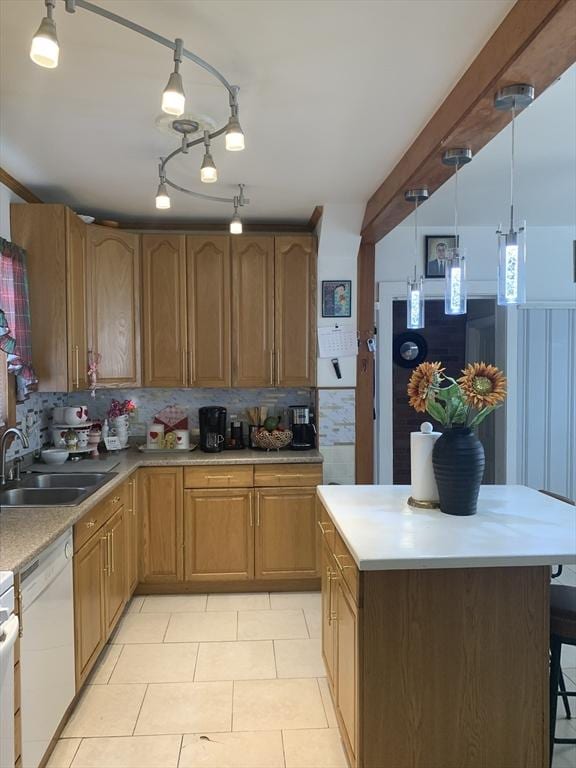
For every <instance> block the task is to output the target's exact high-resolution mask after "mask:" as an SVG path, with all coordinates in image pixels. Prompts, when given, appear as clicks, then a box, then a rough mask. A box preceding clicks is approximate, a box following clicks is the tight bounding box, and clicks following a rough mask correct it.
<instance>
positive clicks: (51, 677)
mask: <svg viewBox="0 0 576 768" xmlns="http://www.w3.org/2000/svg"><path fill="white" fill-rule="evenodd" d="M72 554H73V548H72V531H71V530H68V531H67V532H66V533H65V534H63V535H62V536H61V537H60V538H59V539H58V540H57V541H55V542H54V543H53V544H51V545H50V546H49V547H47V548H46V549H45V550H44V552H42V554H41V555H39V557H38V558H36V560H34V562H33V563H32V564H31V565H30V566H29V567H28V568H26V569H25V570H24V571H22V573H21V574H20V578H21V581H20V590H21V599H22V603H21V605H22V611H21V632H22V638H21V641H20V669H21V686H22V693H21V708H22V764H23V768H38V765H39V764H40V761H41V759H42V757H43V756H44V753H45V752H46V750H47V749H48V746H49V744H50V741H51V739H52V737H53V736H54V734H55V732H56V729H57V728H58V726H59V724H60V721H61V720H62V718H63V717H64V713H65V712H66V709H67V708H68V705H69V704H70V702H71V701H72V699H73V698H74V694H75V679H74V599H73V583H72Z"/></svg>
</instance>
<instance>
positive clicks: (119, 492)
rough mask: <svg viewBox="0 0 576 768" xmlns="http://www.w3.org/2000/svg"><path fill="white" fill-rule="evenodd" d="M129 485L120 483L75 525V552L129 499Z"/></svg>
mask: <svg viewBox="0 0 576 768" xmlns="http://www.w3.org/2000/svg"><path fill="white" fill-rule="evenodd" d="M127 490H128V489H127V485H126V483H124V484H123V485H119V486H118V487H117V488H115V489H114V491H112V493H110V495H109V496H107V497H106V498H105V499H104V500H103V501H101V502H100V504H97V505H96V506H95V507H94V508H93V509H91V510H90V511H89V512H86V514H85V515H84V517H83V518H81V519H80V520H79V521H78V522H77V523H75V525H74V552H77V551H78V550H79V549H80V547H81V546H82V545H83V544H85V543H86V542H87V541H88V540H89V539H90V538H91V537H92V536H93V535H94V534H95V533H96V531H97V530H99V529H100V528H101V527H102V526H103V525H104V523H105V522H106V521H107V520H108V519H109V518H110V517H111V516H112V515H113V514H114V512H116V510H117V509H119V508H120V507H121V506H122V505H123V504H126V501H127Z"/></svg>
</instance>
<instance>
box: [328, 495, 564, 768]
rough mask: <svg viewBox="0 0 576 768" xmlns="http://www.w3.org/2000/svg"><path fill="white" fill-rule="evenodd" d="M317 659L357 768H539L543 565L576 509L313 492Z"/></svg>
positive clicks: (544, 752) (532, 499)
mask: <svg viewBox="0 0 576 768" xmlns="http://www.w3.org/2000/svg"><path fill="white" fill-rule="evenodd" d="M317 494H318V509H317V514H318V526H319V548H320V551H321V571H322V599H323V604H322V609H323V610H322V650H323V657H324V662H325V665H326V670H327V675H328V680H329V683H330V687H331V691H332V695H333V698H334V701H335V704H336V710H337V717H338V723H339V727H340V732H341V735H342V738H343V742H344V745H345V747H346V751H347V753H348V758H349V760H350V763H351V765H352V766H353V768H480V767H482V768H547V767H548V641H549V637H548V635H549V596H548V592H549V581H550V566H552V565H555V564H559V563H566V564H568V563H576V509H575V508H574V507H572V506H569V505H567V504H564V503H562V502H560V501H557V500H555V499H552V498H550V497H547V496H544V495H543V494H541V493H538V492H537V491H534V490H532V489H529V488H526V487H523V486H483V487H482V489H481V493H480V500H479V505H478V514H477V515H475V516H473V517H452V516H449V515H444V514H443V513H442V512H440V511H439V510H422V509H412V508H410V507H408V505H407V503H406V501H407V499H408V497H409V495H410V489H409V487H407V486H320V487H319V488H318V489H317Z"/></svg>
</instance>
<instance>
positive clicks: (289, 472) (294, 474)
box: [254, 464, 322, 488]
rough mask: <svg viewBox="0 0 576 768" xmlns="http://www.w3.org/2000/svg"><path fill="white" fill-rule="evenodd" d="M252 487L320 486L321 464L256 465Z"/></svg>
mask: <svg viewBox="0 0 576 768" xmlns="http://www.w3.org/2000/svg"><path fill="white" fill-rule="evenodd" d="M254 485H255V486H256V487H260V488H276V487H281V486H288V487H289V486H291V485H292V486H296V487H298V486H310V487H315V486H317V485H322V464H257V465H256V466H255V467H254Z"/></svg>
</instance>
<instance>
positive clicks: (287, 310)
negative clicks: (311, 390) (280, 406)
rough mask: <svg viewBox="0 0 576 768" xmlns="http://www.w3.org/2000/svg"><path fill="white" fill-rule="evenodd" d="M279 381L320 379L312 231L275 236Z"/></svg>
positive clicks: (299, 383) (304, 383) (305, 383)
mask: <svg viewBox="0 0 576 768" xmlns="http://www.w3.org/2000/svg"><path fill="white" fill-rule="evenodd" d="M274 245H275V259H274V264H275V267H274V272H275V276H274V285H275V292H276V296H275V303H274V306H275V314H274V319H275V324H274V325H275V340H276V343H275V364H276V369H275V383H276V385H277V386H279V387H311V386H313V385H314V384H315V383H316V250H315V247H314V246H315V243H314V239H313V237H312V235H281V236H279V237H276V238H275V244H274Z"/></svg>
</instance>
